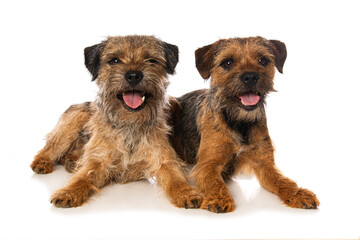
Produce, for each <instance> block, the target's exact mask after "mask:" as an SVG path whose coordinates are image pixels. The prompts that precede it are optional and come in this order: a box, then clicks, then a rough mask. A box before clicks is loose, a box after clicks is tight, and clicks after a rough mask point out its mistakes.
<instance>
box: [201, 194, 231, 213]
mask: <svg viewBox="0 0 360 240" xmlns="http://www.w3.org/2000/svg"><path fill="white" fill-rule="evenodd" d="M201 208H202V209H207V210H209V211H211V212H214V213H226V212H232V211H234V209H235V204H234V200H233V198H232V197H231V195H229V194H223V195H220V194H215V195H207V196H205V198H204V201H203V203H202V204H201Z"/></svg>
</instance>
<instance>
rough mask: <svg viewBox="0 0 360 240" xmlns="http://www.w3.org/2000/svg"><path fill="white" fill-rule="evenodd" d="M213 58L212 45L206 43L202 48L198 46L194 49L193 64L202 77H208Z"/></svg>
mask: <svg viewBox="0 0 360 240" xmlns="http://www.w3.org/2000/svg"><path fill="white" fill-rule="evenodd" d="M213 60H214V50H213V45H212V44H211V45H207V46H204V47H202V48H198V49H197V50H196V51H195V64H196V68H197V70H198V71H199V73H200V75H201V77H202V78H203V79H208V78H209V77H210V70H211V68H212V64H213Z"/></svg>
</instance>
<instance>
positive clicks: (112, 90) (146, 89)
mask: <svg viewBox="0 0 360 240" xmlns="http://www.w3.org/2000/svg"><path fill="white" fill-rule="evenodd" d="M145 76H146V77H144V79H143V80H142V82H141V83H140V84H138V85H137V86H136V87H133V88H132V87H130V86H129V85H128V84H127V83H126V81H125V80H124V79H123V75H122V74H114V75H113V76H112V77H110V78H109V79H108V80H107V81H104V82H103V83H102V84H101V85H100V86H99V87H100V89H99V91H98V96H97V99H96V104H97V106H98V108H99V110H100V112H101V114H102V117H104V119H106V120H107V121H108V122H109V123H111V124H112V126H113V127H117V128H122V127H124V126H126V127H128V126H130V125H133V126H134V127H139V126H140V125H142V128H143V127H144V126H149V127H151V126H152V125H153V124H154V123H155V122H156V120H157V119H158V118H159V115H161V114H162V112H163V111H164V109H165V108H166V107H167V106H168V100H167V98H166V96H165V91H166V88H167V85H168V81H167V79H166V78H165V77H163V78H159V77H158V76H157V75H155V76H156V78H155V79H154V78H153V77H154V76H152V75H145ZM132 90H136V91H141V92H143V93H144V100H143V103H142V104H141V105H140V106H139V107H138V108H136V109H131V108H130V107H128V106H127V105H126V103H125V102H124V100H123V99H122V95H123V93H124V92H126V91H132Z"/></svg>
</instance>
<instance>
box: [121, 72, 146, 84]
mask: <svg viewBox="0 0 360 240" xmlns="http://www.w3.org/2000/svg"><path fill="white" fill-rule="evenodd" d="M143 77H144V75H143V74H142V72H140V71H128V72H127V73H125V80H126V81H127V82H128V83H130V85H131V86H136V85H137V84H138V83H139V82H140V81H141V80H142V79H143Z"/></svg>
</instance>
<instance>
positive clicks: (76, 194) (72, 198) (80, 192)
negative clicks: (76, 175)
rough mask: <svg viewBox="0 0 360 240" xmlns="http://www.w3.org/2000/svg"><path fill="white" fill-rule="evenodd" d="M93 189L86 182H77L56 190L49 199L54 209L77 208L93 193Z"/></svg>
mask: <svg viewBox="0 0 360 240" xmlns="http://www.w3.org/2000/svg"><path fill="white" fill-rule="evenodd" d="M95 191H96V190H95V187H92V186H91V185H90V184H88V183H86V182H77V183H74V184H72V185H71V186H67V187H64V188H61V189H59V190H57V191H56V192H55V193H54V194H53V195H52V196H51V199H50V203H52V204H54V206H55V207H61V208H70V207H78V206H80V205H82V204H83V203H85V202H86V201H87V200H88V198H89V197H90V195H91V194H92V193H94V192H95Z"/></svg>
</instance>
